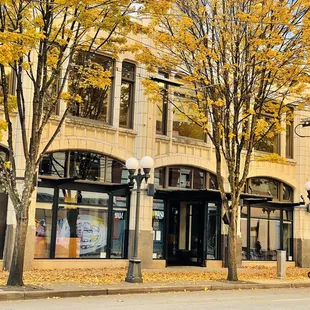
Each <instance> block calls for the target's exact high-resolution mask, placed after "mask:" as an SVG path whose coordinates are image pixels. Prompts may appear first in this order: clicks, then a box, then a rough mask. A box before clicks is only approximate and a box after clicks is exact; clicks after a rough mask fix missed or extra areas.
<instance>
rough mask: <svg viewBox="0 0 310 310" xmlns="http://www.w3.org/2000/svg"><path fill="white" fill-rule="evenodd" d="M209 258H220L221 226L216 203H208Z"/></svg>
mask: <svg viewBox="0 0 310 310" xmlns="http://www.w3.org/2000/svg"><path fill="white" fill-rule="evenodd" d="M207 221H208V222H207V259H219V258H220V242H219V240H220V239H219V238H220V226H219V214H218V208H217V206H216V205H214V204H208V217H207Z"/></svg>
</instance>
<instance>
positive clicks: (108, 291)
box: [0, 282, 310, 301]
mask: <svg viewBox="0 0 310 310" xmlns="http://www.w3.org/2000/svg"><path fill="white" fill-rule="evenodd" d="M303 287H310V282H308V283H303V282H296V283H250V284H246V283H232V284H223V285H221V284H214V285H212V284H207V285H183V286H172V285H170V286H151V287H138V286H137V287H123V288H103V289H92V290H91V289H87V290H50V291H48V290H45V291H31V292H0V301H8V300H29V299H46V298H68V297H80V296H85V297H86V296H104V295H125V294H147V293H167V292H199V291H219V290H223V291H228V290H251V289H272V288H303Z"/></svg>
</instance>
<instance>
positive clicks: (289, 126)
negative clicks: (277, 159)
mask: <svg viewBox="0 0 310 310" xmlns="http://www.w3.org/2000/svg"><path fill="white" fill-rule="evenodd" d="M292 116H293V109H292V110H290V111H289V112H287V114H286V149H285V156H286V158H293V155H294V154H293V150H294V139H293V137H294V120H293V117H292Z"/></svg>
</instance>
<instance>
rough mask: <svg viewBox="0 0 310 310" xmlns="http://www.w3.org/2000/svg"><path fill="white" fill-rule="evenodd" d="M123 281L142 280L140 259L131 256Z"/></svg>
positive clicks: (137, 281) (138, 281)
mask: <svg viewBox="0 0 310 310" xmlns="http://www.w3.org/2000/svg"><path fill="white" fill-rule="evenodd" d="M125 281H126V282H129V283H142V282H143V279H142V272H141V260H140V259H137V258H132V259H130V260H129V266H128V272H127V275H126V279H125Z"/></svg>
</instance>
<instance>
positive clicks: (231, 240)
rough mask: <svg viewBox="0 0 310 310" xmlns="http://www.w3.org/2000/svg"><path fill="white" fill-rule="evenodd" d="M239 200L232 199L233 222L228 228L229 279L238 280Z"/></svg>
mask: <svg viewBox="0 0 310 310" xmlns="http://www.w3.org/2000/svg"><path fill="white" fill-rule="evenodd" d="M238 201H239V200H237V201H232V209H231V222H230V225H229V229H228V275H227V280H228V281H238V272H237V221H238V209H239V206H238Z"/></svg>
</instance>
